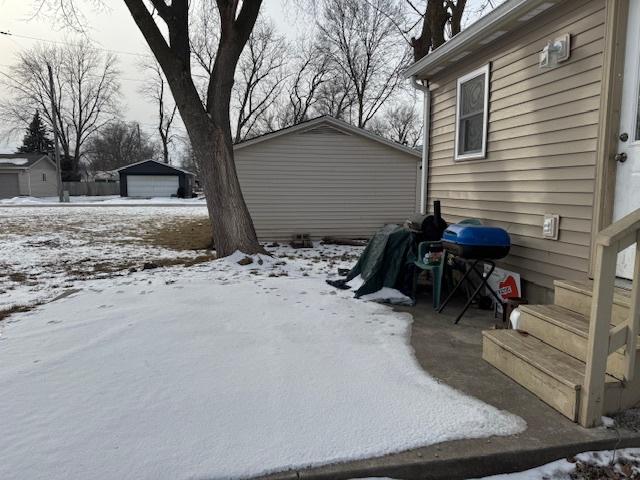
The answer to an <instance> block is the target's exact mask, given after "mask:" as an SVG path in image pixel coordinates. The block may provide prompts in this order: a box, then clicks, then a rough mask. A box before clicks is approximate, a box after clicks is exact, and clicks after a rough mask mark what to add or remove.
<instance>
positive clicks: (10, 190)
mask: <svg viewBox="0 0 640 480" xmlns="http://www.w3.org/2000/svg"><path fill="white" fill-rule="evenodd" d="M18 195H20V189H19V188H18V174H17V173H0V198H13V197H17V196H18Z"/></svg>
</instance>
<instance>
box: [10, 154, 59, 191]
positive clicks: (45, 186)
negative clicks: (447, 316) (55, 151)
mask: <svg viewBox="0 0 640 480" xmlns="http://www.w3.org/2000/svg"><path fill="white" fill-rule="evenodd" d="M57 194H58V183H57V178H56V165H55V163H54V162H53V161H52V160H51V159H50V158H49V157H48V156H47V155H46V154H41V153H11V154H2V155H0V198H12V197H18V196H20V195H26V196H31V197H53V196H56V195H57Z"/></svg>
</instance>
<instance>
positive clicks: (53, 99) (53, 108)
mask: <svg viewBox="0 0 640 480" xmlns="http://www.w3.org/2000/svg"><path fill="white" fill-rule="evenodd" d="M47 69H48V70H49V96H50V97H51V121H52V122H53V141H54V144H55V156H56V176H57V177H58V178H57V180H58V200H59V201H60V203H62V202H63V201H64V198H63V194H62V173H61V168H60V146H59V145H58V121H57V118H58V112H57V110H56V91H55V90H54V88H53V72H52V71H51V65H49V64H47Z"/></svg>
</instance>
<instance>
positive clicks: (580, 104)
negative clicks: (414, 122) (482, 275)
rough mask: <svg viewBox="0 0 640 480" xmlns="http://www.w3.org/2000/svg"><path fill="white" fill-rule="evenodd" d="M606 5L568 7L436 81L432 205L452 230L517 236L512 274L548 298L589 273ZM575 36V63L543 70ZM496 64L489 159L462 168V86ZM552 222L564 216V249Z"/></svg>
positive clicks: (509, 263)
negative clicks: (545, 225)
mask: <svg viewBox="0 0 640 480" xmlns="http://www.w3.org/2000/svg"><path fill="white" fill-rule="evenodd" d="M604 20H605V12H604V0H590V1H586V0H585V1H582V0H576V1H571V2H566V3H565V4H564V5H562V6H560V7H558V8H556V9H553V10H549V11H548V12H545V13H544V14H543V15H541V16H540V18H538V19H537V20H535V21H532V22H528V23H527V24H526V26H525V27H524V28H520V29H516V30H515V31H514V33H511V34H508V35H505V36H504V37H503V38H501V39H500V41H499V42H494V43H493V44H492V45H491V46H489V47H488V48H487V50H486V51H485V52H484V54H483V53H480V54H478V53H474V54H473V61H471V62H468V63H467V64H466V65H464V67H462V68H459V67H452V68H450V69H449V70H448V71H443V73H442V74H441V75H440V76H439V77H436V78H434V79H433V81H432V82H431V89H432V110H431V112H432V117H431V122H432V125H431V143H430V160H429V162H430V171H429V185H428V191H429V203H431V202H432V201H433V200H435V199H439V200H441V201H442V206H443V214H444V215H445V217H446V219H447V220H448V221H450V222H455V221H458V220H462V219H464V218H469V217H473V218H480V219H482V220H483V221H484V222H485V223H487V224H491V225H496V226H500V227H503V228H505V229H506V230H507V231H509V233H510V234H511V238H512V243H513V247H512V251H511V254H510V255H509V256H508V257H507V258H506V259H505V260H504V261H503V262H502V265H503V266H504V267H505V268H509V269H511V270H514V271H517V272H519V273H520V274H521V275H522V277H523V278H524V279H525V280H526V281H528V282H532V283H534V284H537V285H540V286H542V287H545V288H552V287H553V279H554V278H563V279H571V280H579V279H585V278H586V276H587V272H588V267H589V255H590V240H591V222H592V215H593V202H594V186H595V164H596V149H597V144H598V118H599V101H600V90H601V85H600V82H601V78H602V59H603V45H604V40H603V37H604ZM563 33H570V34H571V58H570V59H569V60H568V61H567V62H565V63H563V64H561V65H560V66H558V67H557V68H553V69H540V68H539V67H538V55H539V53H540V51H541V50H542V48H543V47H544V45H545V44H546V42H547V41H548V40H550V39H553V38H554V37H557V36H559V35H561V34H563ZM486 63H490V64H491V69H490V85H489V89H490V95H489V126H488V141H487V158H486V159H482V160H467V161H460V162H454V160H453V156H454V142H455V121H456V120H455V116H456V80H457V78H458V77H460V76H462V75H464V74H465V73H468V72H470V71H472V70H474V69H476V68H478V67H479V66H482V65H483V64H486ZM544 213H557V214H559V215H560V216H561V222H560V237H559V239H558V241H553V240H545V239H543V238H542V221H543V215H544Z"/></svg>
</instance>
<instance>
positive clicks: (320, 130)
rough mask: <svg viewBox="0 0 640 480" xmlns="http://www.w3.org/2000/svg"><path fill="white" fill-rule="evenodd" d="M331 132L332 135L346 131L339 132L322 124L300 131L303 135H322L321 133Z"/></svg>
mask: <svg viewBox="0 0 640 480" xmlns="http://www.w3.org/2000/svg"><path fill="white" fill-rule="evenodd" d="M329 133H330V134H333V135H346V133H344V132H341V131H340V130H338V129H336V128H333V127H326V126H322V127H316V128H312V129H311V130H305V131H304V132H302V134H303V135H317V134H320V135H323V134H329Z"/></svg>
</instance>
